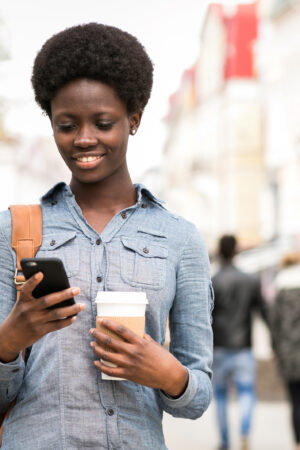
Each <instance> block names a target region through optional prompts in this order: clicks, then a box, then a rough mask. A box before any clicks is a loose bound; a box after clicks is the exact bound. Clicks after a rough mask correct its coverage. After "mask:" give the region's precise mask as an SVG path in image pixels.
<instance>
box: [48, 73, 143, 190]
mask: <svg viewBox="0 0 300 450" xmlns="http://www.w3.org/2000/svg"><path fill="white" fill-rule="evenodd" d="M140 119H141V114H139V113H135V114H131V115H129V114H128V113H127V110H126V105H125V104H124V103H123V101H122V100H120V99H119V97H118V96H117V94H116V92H115V90H114V89H113V88H112V87H110V86H108V85H106V84H103V83H101V82H100V81H95V80H91V79H78V80H74V81H71V82H70V83H68V84H66V85H65V86H63V87H62V88H60V89H59V90H58V91H57V92H56V94H55V97H54V98H53V100H52V102H51V124H52V128H53V135H54V139H55V142H56V145H57V147H58V150H59V152H60V154H61V156H62V157H63V159H64V161H65V163H66V164H67V166H68V167H69V169H70V170H71V172H72V176H73V178H75V179H77V180H78V181H80V182H83V183H95V182H99V181H103V180H105V179H107V180H108V179H109V177H111V176H112V175H118V178H119V177H120V176H122V174H125V173H127V163H126V151H127V143H128V136H129V132H130V129H131V128H135V129H137V128H138V126H139V123H140Z"/></svg>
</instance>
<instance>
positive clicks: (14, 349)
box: [0, 272, 84, 363]
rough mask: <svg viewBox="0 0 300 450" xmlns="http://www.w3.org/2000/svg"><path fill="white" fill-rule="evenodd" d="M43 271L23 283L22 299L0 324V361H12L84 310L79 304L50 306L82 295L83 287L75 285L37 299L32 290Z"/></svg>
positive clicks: (39, 280)
mask: <svg viewBox="0 0 300 450" xmlns="http://www.w3.org/2000/svg"><path fill="white" fill-rule="evenodd" d="M42 279H43V274H42V273H41V272H39V273H37V274H35V275H33V276H32V277H31V278H29V279H28V280H27V281H26V282H25V283H24V284H23V286H22V288H21V292H20V299H19V301H17V302H16V303H15V305H14V307H13V309H12V310H11V313H10V314H9V316H8V317H7V318H6V320H5V321H4V322H3V323H2V324H1V325H0V361H1V362H4V363H6V362H10V361H13V360H14V359H16V358H17V356H18V354H19V352H20V351H22V350H23V349H25V348H27V347H30V346H31V345H32V344H34V343H35V342H36V341H38V340H39V339H40V338H41V337H43V336H44V335H45V334H47V333H50V332H51V331H56V330H60V329H62V328H65V327H67V326H69V325H71V324H72V323H73V322H74V321H75V320H76V316H75V317H71V316H74V314H78V313H80V312H81V311H83V309H84V305H83V304H81V303H76V304H75V305H72V306H67V307H63V308H56V309H52V310H49V309H47V308H49V306H52V305H56V304H57V303H60V302H62V301H63V300H67V299H68V298H70V297H74V296H76V295H78V294H79V292H80V289H79V288H78V287H73V288H69V289H65V290H63V291H60V292H55V293H53V294H49V295H45V296H44V297H40V298H35V297H33V296H32V291H33V290H34V289H35V287H36V286H37V285H38V284H39V283H40V282H41V281H42Z"/></svg>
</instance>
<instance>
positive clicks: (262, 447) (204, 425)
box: [163, 402, 293, 450]
mask: <svg viewBox="0 0 300 450" xmlns="http://www.w3.org/2000/svg"><path fill="white" fill-rule="evenodd" d="M229 422H230V425H231V440H232V447H231V449H232V450H239V435H238V408H237V403H236V402H231V403H230V406H229ZM163 427H164V433H165V439H166V445H167V447H168V449H169V450H215V449H217V447H218V444H219V440H218V434H217V428H216V424H215V405H214V403H212V405H211V406H210V407H209V408H208V410H207V411H206V413H205V414H204V415H203V417H201V418H200V419H197V420H196V421H192V420H188V419H176V418H174V417H172V416H170V415H169V414H165V415H164V420H163ZM250 449H251V450H293V439H292V433H291V428H290V411H289V406H288V404H287V403H285V402H258V403H257V404H256V409H255V411H254V420H253V427H252V434H251V441H250Z"/></svg>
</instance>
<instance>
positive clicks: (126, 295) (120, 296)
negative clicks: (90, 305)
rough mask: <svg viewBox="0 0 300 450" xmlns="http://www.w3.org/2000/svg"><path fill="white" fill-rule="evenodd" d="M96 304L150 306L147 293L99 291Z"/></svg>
mask: <svg viewBox="0 0 300 450" xmlns="http://www.w3.org/2000/svg"><path fill="white" fill-rule="evenodd" d="M95 303H109V304H113V303H119V304H120V303H121V304H122V303H131V304H141V303H142V304H146V305H147V304H148V300H147V297H146V292H119V291H99V292H98V293H97V297H96V300H95Z"/></svg>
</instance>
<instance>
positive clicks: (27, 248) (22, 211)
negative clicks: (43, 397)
mask: <svg viewBox="0 0 300 450" xmlns="http://www.w3.org/2000/svg"><path fill="white" fill-rule="evenodd" d="M9 209H10V212H11V220H12V233H11V246H12V248H13V249H14V251H15V252H16V257H17V267H16V270H15V276H14V282H15V285H16V288H17V300H19V297H20V290H21V287H22V285H23V283H24V281H25V277H24V276H23V275H19V274H18V273H19V271H21V270H22V268H21V264H20V261H21V259H22V258H33V257H34V256H35V255H36V253H37V251H38V249H39V248H40V246H41V243H42V239H43V219H42V210H41V207H40V205H11V206H10V207H9ZM25 352H26V349H24V350H23V352H22V354H23V358H24V359H25ZM14 405H15V401H13V402H12V403H11V404H10V406H9V408H8V409H7V411H6V412H5V413H1V414H0V447H1V444H2V432H3V422H4V420H5V419H7V417H8V416H9V413H10V411H11V410H12V408H13V407H14Z"/></svg>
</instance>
